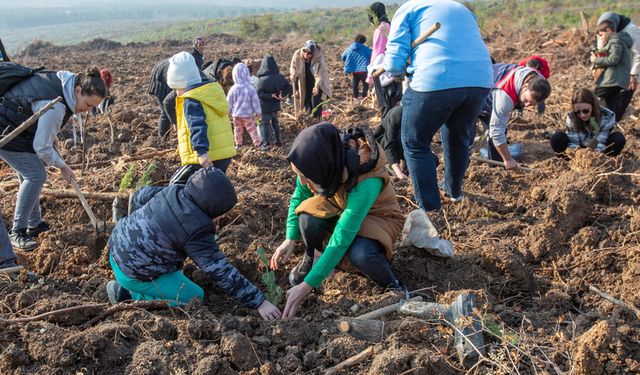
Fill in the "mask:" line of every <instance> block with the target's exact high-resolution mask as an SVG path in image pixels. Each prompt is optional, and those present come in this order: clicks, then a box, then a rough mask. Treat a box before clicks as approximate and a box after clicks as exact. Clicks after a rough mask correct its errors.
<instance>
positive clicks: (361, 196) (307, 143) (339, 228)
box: [271, 123, 404, 317]
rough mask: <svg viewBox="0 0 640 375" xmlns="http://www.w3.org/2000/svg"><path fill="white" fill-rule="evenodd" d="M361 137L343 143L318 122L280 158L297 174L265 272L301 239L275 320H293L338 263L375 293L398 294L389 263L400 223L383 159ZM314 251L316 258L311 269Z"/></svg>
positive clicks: (339, 135)
mask: <svg viewBox="0 0 640 375" xmlns="http://www.w3.org/2000/svg"><path fill="white" fill-rule="evenodd" d="M367 130H368V129H367ZM364 133H365V134H368V135H367V136H366V141H365V139H363V138H359V139H358V140H357V141H353V140H352V141H348V142H345V143H343V138H342V136H344V134H342V133H341V132H340V131H339V130H338V128H336V127H335V126H334V125H332V124H330V123H321V124H317V125H314V126H311V127H309V128H306V129H305V130H303V131H302V132H300V134H299V135H298V136H297V137H296V139H295V140H294V142H293V145H292V146H291V151H290V152H289V155H288V156H287V160H289V162H290V163H291V168H292V169H293V171H294V172H295V173H296V174H297V179H296V189H295V191H294V193H293V196H292V197H291V200H290V203H289V216H288V218H287V232H286V240H285V241H284V242H283V243H282V244H281V245H280V246H279V247H278V249H277V250H276V252H275V254H274V255H273V257H272V258H271V267H272V268H273V269H278V268H279V267H280V266H281V265H282V264H283V263H284V262H286V261H287V259H288V258H289V256H290V255H291V252H292V251H293V249H294V241H297V240H300V239H301V238H302V240H303V241H304V245H305V254H304V256H303V258H302V261H301V262H300V263H299V264H298V265H297V266H295V267H294V268H293V270H292V271H291V273H290V274H289V281H290V283H291V284H292V285H293V286H294V287H293V288H292V289H290V290H289V291H288V292H287V303H286V306H285V309H284V311H283V317H292V316H294V315H295V313H296V310H297V309H298V306H299V305H300V302H301V301H302V299H303V298H304V297H305V296H306V295H307V294H308V293H309V292H310V291H311V289H313V288H317V287H319V286H320V284H321V283H322V281H323V280H324V279H325V278H326V277H327V276H328V275H329V274H330V273H331V272H332V271H333V269H334V268H335V267H336V266H337V265H338V264H339V263H341V265H342V266H343V267H344V268H350V267H353V268H355V269H356V270H358V271H360V272H361V273H363V274H364V275H365V276H367V277H369V278H370V279H371V280H373V281H374V282H376V284H378V285H379V286H381V287H383V288H394V289H404V286H403V284H402V283H401V282H400V280H398V279H397V278H396V276H395V275H394V274H393V271H392V270H391V266H390V264H389V260H390V259H391V257H392V254H393V241H394V239H395V237H396V236H397V235H398V234H399V233H400V231H401V230H402V225H403V221H404V217H403V215H402V213H401V211H400V206H399V204H398V200H397V198H396V195H395V191H394V189H393V186H392V185H391V182H390V181H389V175H388V173H387V171H386V169H385V164H386V162H387V161H386V158H385V157H384V153H382V152H380V150H379V147H378V146H377V143H376V142H375V140H374V139H373V135H372V134H371V133H370V132H368V131H366V132H364ZM347 145H350V146H349V147H345V146H347ZM329 234H330V238H329V241H328V243H327V246H323V240H324V239H325V238H326V236H327V235H329ZM323 249H324V251H323ZM315 250H318V251H323V252H322V256H320V258H319V259H318V261H317V263H315V264H314V262H313V259H314V252H315Z"/></svg>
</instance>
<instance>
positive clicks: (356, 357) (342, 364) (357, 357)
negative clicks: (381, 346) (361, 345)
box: [324, 346, 376, 375]
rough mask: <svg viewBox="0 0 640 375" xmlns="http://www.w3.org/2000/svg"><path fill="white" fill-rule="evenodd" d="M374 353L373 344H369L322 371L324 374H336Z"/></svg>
mask: <svg viewBox="0 0 640 375" xmlns="http://www.w3.org/2000/svg"><path fill="white" fill-rule="evenodd" d="M374 354H376V349H375V346H370V347H368V348H366V349H365V350H363V351H361V352H360V353H358V354H356V355H354V356H352V357H349V358H347V359H345V360H344V361H342V362H340V363H338V364H337V365H335V366H333V367H331V368H328V369H327V371H325V372H324V374H325V375H333V374H337V373H338V372H340V371H342V370H345V369H348V368H349V367H352V366H355V365H357V364H360V363H362V362H364V361H366V360H367V359H368V358H369V357H371V356H373V355H374Z"/></svg>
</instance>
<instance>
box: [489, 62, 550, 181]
mask: <svg viewBox="0 0 640 375" xmlns="http://www.w3.org/2000/svg"><path fill="white" fill-rule="evenodd" d="M550 93H551V85H550V84H549V82H548V81H547V80H546V79H545V78H544V77H543V76H542V75H541V73H539V72H538V71H537V70H535V69H532V68H529V67H517V68H515V69H512V70H510V71H509V73H507V75H506V76H505V77H504V78H502V79H500V80H499V81H497V82H496V83H495V85H494V87H493V88H492V89H491V93H490V94H489V98H488V100H487V102H486V103H485V106H484V108H483V109H482V111H481V113H491V115H490V116H489V119H488V121H487V120H486V119H482V115H481V116H480V120H481V121H486V122H488V123H489V138H488V139H487V149H488V151H489V152H488V154H489V158H490V159H492V160H496V161H504V164H505V167H506V168H507V169H516V168H518V162H517V161H516V160H515V159H514V157H513V156H512V155H511V152H510V151H509V147H508V145H507V125H508V123H509V116H511V112H513V110H514V109H518V108H525V107H530V106H535V105H537V104H538V103H539V102H541V101H544V100H545V99H547V98H548V97H549V94H550Z"/></svg>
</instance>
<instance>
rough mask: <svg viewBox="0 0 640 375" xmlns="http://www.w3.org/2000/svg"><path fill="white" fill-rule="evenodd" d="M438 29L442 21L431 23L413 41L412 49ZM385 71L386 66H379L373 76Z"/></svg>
mask: <svg viewBox="0 0 640 375" xmlns="http://www.w3.org/2000/svg"><path fill="white" fill-rule="evenodd" d="M438 29H440V22H436V23H434V24H433V25H431V27H430V28H428V29H427V30H426V31H425V32H424V33H422V34H420V36H418V37H417V38H416V39H415V40H414V41H413V42H411V49H412V50H413V49H414V48H416V47H417V46H419V45H420V44H421V43H422V42H424V41H425V40H426V39H427V38H428V37H430V36H431V34H433V33H435V32H436V31H438ZM384 71H385V70H384V67H381V68H378V70H376V71H375V72H373V74H372V75H371V76H372V77H373V78H378V77H380V76H381V75H382V73H384Z"/></svg>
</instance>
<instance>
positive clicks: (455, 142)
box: [383, 0, 492, 211]
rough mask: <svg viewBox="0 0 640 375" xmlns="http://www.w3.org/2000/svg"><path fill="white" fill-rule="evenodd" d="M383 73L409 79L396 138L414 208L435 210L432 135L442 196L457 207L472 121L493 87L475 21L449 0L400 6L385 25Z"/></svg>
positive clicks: (486, 53)
mask: <svg viewBox="0 0 640 375" xmlns="http://www.w3.org/2000/svg"><path fill="white" fill-rule="evenodd" d="M436 23H440V24H441V27H440V29H438V30H437V31H435V32H434V33H433V34H432V35H431V36H430V37H429V38H427V39H426V40H425V41H423V42H422V43H420V44H418V45H417V46H416V47H415V48H413V49H412V48H411V44H412V42H413V41H415V40H416V39H418V38H419V37H420V35H422V34H423V33H424V32H425V31H427V30H428V29H431V28H432V27H433V26H434V25H435V24H436ZM460 46H464V48H460ZM409 58H411V64H410V65H409V67H408V68H406V63H407V59H409ZM383 67H384V69H385V70H386V71H387V72H389V73H391V74H392V75H394V76H399V75H401V74H403V73H404V72H405V68H406V72H407V74H408V76H409V77H410V78H411V82H410V84H409V87H408V88H407V91H406V92H405V94H404V96H403V97H402V105H403V114H402V128H401V137H402V146H403V149H404V156H405V159H406V162H407V167H408V170H409V175H410V177H411V181H412V182H413V185H414V191H415V197H416V200H417V202H418V205H419V206H420V208H422V209H423V210H427V211H428V210H439V209H440V207H441V202H440V194H439V189H438V180H437V174H436V162H435V158H434V156H433V154H432V153H431V141H432V139H433V136H434V134H435V133H436V132H437V131H438V130H440V134H441V137H442V148H443V150H444V184H443V188H444V192H445V195H446V196H447V197H448V198H449V199H452V200H460V199H462V181H463V177H464V175H465V172H466V170H467V166H468V164H469V148H470V147H471V144H472V143H473V138H474V135H475V134H474V133H475V124H476V119H477V118H478V114H479V113H480V108H481V107H482V103H483V102H484V100H485V98H486V96H487V94H488V92H489V88H490V87H491V83H492V80H491V77H492V72H491V57H490V56H489V51H488V50H487V47H486V46H485V44H484V41H483V40H482V36H481V35H480V29H479V28H478V22H477V20H476V18H475V16H474V15H473V13H472V12H471V11H470V10H469V9H467V8H466V7H465V6H464V5H463V4H460V3H459V2H457V1H453V0H440V1H429V0H418V1H409V2H406V3H404V4H403V5H402V6H400V8H398V10H397V11H396V13H395V15H394V17H393V20H392V21H391V30H390V32H389V41H388V42H387V50H386V54H385V59H384V62H383Z"/></svg>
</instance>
